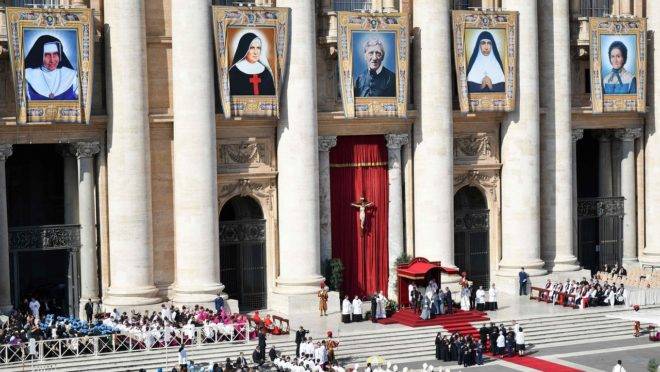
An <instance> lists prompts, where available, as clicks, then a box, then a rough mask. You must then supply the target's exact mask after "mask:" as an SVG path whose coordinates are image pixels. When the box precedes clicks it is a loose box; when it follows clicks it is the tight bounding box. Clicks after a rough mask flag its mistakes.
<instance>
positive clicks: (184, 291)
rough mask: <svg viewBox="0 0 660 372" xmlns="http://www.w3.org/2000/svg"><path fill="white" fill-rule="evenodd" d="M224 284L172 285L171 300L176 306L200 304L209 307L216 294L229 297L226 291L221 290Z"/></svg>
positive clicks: (225, 297)
mask: <svg viewBox="0 0 660 372" xmlns="http://www.w3.org/2000/svg"><path fill="white" fill-rule="evenodd" d="M224 289H225V286H224V285H222V284H209V285H206V286H195V287H184V286H178V285H176V284H175V285H174V289H173V290H172V302H173V303H174V304H175V305H176V306H182V305H202V306H204V307H209V306H210V307H211V308H213V306H211V305H212V304H213V301H214V300H215V299H216V297H218V294H220V296H221V297H222V298H224V299H225V300H227V299H228V298H229V296H227V294H226V293H224V292H222V291H223V290H224Z"/></svg>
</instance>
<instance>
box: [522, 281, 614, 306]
mask: <svg viewBox="0 0 660 372" xmlns="http://www.w3.org/2000/svg"><path fill="white" fill-rule="evenodd" d="M532 289H533V290H537V291H538V296H537V297H534V296H532V299H537V300H538V301H545V302H547V303H552V304H553V305H555V304H559V305H564V306H569V307H573V308H581V309H583V308H585V307H594V306H615V305H621V304H623V303H624V302H625V296H626V294H627V293H626V289H625V286H624V285H623V283H621V284H619V286H618V287H617V285H616V284H614V283H610V282H609V281H608V280H607V279H606V280H604V281H601V280H599V279H597V278H596V277H594V278H592V279H590V280H587V279H586V278H584V277H583V278H582V280H580V281H576V280H568V279H566V281H565V282H563V283H562V282H560V281H552V280H551V279H548V281H547V282H546V283H545V285H544V286H543V287H532Z"/></svg>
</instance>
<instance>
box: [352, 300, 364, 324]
mask: <svg viewBox="0 0 660 372" xmlns="http://www.w3.org/2000/svg"><path fill="white" fill-rule="evenodd" d="M352 306H353V321H354V322H361V321H362V300H360V298H359V297H358V296H355V298H354V299H353V304H352Z"/></svg>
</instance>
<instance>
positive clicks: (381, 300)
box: [376, 291, 387, 319]
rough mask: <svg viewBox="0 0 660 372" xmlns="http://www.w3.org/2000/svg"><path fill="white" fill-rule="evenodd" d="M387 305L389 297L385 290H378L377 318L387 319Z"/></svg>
mask: <svg viewBox="0 0 660 372" xmlns="http://www.w3.org/2000/svg"><path fill="white" fill-rule="evenodd" d="M386 307H387V298H386V297H385V296H384V295H383V291H380V292H378V298H377V299H376V319H385V318H387V314H386V312H385V310H386Z"/></svg>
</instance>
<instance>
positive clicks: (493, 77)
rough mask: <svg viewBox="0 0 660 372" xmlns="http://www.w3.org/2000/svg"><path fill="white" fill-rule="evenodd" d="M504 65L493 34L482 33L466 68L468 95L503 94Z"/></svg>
mask: <svg viewBox="0 0 660 372" xmlns="http://www.w3.org/2000/svg"><path fill="white" fill-rule="evenodd" d="M504 81H505V79H504V65H503V64H502V59H501V58H500V52H499V51H498V50H497V44H496V43H495V38H494V37H493V34H492V33H490V32H489V31H482V32H481V33H480V34H479V36H478V37H477V41H476V43H475V44H474V49H473V51H472V55H471V56H470V61H469V63H468V67H467V84H468V86H467V88H468V92H469V93H491V92H504Z"/></svg>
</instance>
